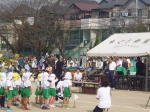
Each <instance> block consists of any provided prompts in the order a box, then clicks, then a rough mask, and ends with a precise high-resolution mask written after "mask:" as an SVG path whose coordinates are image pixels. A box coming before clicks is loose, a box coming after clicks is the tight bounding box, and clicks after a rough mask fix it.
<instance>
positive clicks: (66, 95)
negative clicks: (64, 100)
mask: <svg viewBox="0 0 150 112" xmlns="http://www.w3.org/2000/svg"><path fill="white" fill-rule="evenodd" d="M63 95H64V97H71V93H70V90H69V88H64V92H63Z"/></svg>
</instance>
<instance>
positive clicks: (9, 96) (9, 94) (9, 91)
mask: <svg viewBox="0 0 150 112" xmlns="http://www.w3.org/2000/svg"><path fill="white" fill-rule="evenodd" d="M12 92H13V90H8V92H7V93H6V98H7V99H12Z"/></svg>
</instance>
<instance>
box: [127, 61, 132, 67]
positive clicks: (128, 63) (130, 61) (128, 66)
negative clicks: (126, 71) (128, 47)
mask: <svg viewBox="0 0 150 112" xmlns="http://www.w3.org/2000/svg"><path fill="white" fill-rule="evenodd" d="M127 62H128V67H129V66H130V63H131V61H130V59H127Z"/></svg>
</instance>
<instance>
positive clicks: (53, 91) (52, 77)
mask: <svg viewBox="0 0 150 112" xmlns="http://www.w3.org/2000/svg"><path fill="white" fill-rule="evenodd" d="M49 81H50V82H51V83H50V88H49V94H50V99H49V104H50V105H49V106H50V107H55V106H54V101H55V96H56V89H55V83H56V82H57V81H58V79H56V75H55V74H50V75H49Z"/></svg>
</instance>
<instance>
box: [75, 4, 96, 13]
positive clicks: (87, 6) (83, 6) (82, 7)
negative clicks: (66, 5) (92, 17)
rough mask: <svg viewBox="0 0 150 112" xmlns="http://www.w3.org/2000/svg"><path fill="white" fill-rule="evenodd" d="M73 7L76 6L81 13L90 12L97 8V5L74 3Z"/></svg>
mask: <svg viewBox="0 0 150 112" xmlns="http://www.w3.org/2000/svg"><path fill="white" fill-rule="evenodd" d="M74 5H76V6H77V7H78V8H79V9H80V10H82V11H91V10H92V9H93V8H95V7H97V6H98V4H90V3H74Z"/></svg>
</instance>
